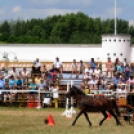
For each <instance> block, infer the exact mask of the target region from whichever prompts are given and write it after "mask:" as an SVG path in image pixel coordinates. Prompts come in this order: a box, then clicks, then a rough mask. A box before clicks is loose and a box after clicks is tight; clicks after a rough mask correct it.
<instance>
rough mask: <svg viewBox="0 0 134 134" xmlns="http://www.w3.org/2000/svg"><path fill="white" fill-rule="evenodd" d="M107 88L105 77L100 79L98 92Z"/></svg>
mask: <svg viewBox="0 0 134 134" xmlns="http://www.w3.org/2000/svg"><path fill="white" fill-rule="evenodd" d="M107 89H108V86H107V79H106V77H105V76H104V77H102V79H101V80H100V85H99V90H107Z"/></svg>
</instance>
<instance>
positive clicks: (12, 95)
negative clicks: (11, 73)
mask: <svg viewBox="0 0 134 134" xmlns="http://www.w3.org/2000/svg"><path fill="white" fill-rule="evenodd" d="M10 90H12V91H10V95H9V102H10V106H12V103H13V100H15V101H16V100H17V85H16V84H14V86H13V87H12V89H10Z"/></svg>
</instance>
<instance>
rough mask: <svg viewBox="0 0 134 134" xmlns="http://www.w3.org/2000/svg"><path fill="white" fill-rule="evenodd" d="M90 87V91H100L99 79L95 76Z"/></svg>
mask: <svg viewBox="0 0 134 134" xmlns="http://www.w3.org/2000/svg"><path fill="white" fill-rule="evenodd" d="M88 85H89V89H90V90H98V79H97V78H96V77H95V75H93V76H92V78H91V80H89V82H88Z"/></svg>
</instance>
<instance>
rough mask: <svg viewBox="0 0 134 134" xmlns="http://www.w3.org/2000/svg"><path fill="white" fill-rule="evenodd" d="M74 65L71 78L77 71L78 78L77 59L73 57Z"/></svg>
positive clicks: (72, 65)
mask: <svg viewBox="0 0 134 134" xmlns="http://www.w3.org/2000/svg"><path fill="white" fill-rule="evenodd" d="M71 67H72V73H71V76H70V78H72V75H73V74H74V73H75V74H76V78H78V72H77V63H76V59H73V62H72V64H71Z"/></svg>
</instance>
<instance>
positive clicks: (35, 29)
mask: <svg viewBox="0 0 134 134" xmlns="http://www.w3.org/2000/svg"><path fill="white" fill-rule="evenodd" d="M117 32H118V34H130V35H131V43H134V26H129V22H128V21H126V20H122V19H117ZM113 33H114V19H106V20H101V18H91V17H89V16H88V15H86V14H84V13H82V12H78V13H77V14H74V13H71V14H66V15H53V16H50V17H47V18H45V19H31V20H27V21H24V20H21V19H18V20H16V21H14V20H10V21H7V20H5V21H4V22H3V23H1V24H0V42H5V43H24V44H27V43H29V44H30V43H35V44H38V43H41V44H61V43H62V44H101V35H103V34H113Z"/></svg>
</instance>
